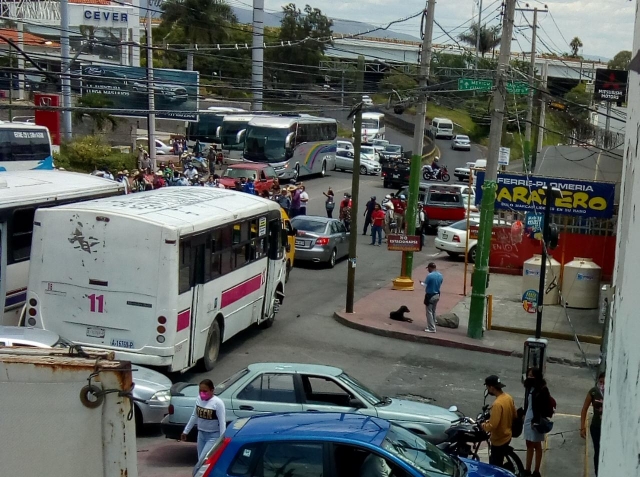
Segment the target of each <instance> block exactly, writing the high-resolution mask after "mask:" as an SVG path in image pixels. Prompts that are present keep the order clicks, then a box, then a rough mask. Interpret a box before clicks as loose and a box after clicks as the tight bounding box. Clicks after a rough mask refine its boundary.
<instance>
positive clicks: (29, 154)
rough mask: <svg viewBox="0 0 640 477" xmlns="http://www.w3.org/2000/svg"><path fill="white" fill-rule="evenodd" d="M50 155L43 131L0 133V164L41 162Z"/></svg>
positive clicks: (45, 134)
mask: <svg viewBox="0 0 640 477" xmlns="http://www.w3.org/2000/svg"><path fill="white" fill-rule="evenodd" d="M50 155H51V145H50V144H49V136H48V134H47V133H46V132H45V131H38V130H33V131H31V130H26V129H25V130H4V131H0V162H7V161H9V162H11V161H42V160H44V159H46V158H47V157H49V156H50Z"/></svg>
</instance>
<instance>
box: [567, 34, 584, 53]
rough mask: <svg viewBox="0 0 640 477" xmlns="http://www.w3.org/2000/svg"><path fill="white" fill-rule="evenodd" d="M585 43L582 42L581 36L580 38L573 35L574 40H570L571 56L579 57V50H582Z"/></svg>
mask: <svg viewBox="0 0 640 477" xmlns="http://www.w3.org/2000/svg"><path fill="white" fill-rule="evenodd" d="M583 46H584V45H583V44H582V40H580V38H578V37H577V36H575V37H573V40H571V41H570V42H569V48H571V56H572V57H574V58H578V51H580V48H582V47H583Z"/></svg>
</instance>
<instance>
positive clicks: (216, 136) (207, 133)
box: [186, 106, 246, 147]
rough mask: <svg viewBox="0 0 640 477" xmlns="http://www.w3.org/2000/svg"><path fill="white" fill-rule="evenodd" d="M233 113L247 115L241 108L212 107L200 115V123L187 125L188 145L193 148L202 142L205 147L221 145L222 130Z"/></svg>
mask: <svg viewBox="0 0 640 477" xmlns="http://www.w3.org/2000/svg"><path fill="white" fill-rule="evenodd" d="M232 113H246V111H245V110H243V109H240V108H231V107H222V106H211V107H210V108H208V109H205V110H202V111H200V112H199V113H198V121H197V122H190V123H188V125H187V137H186V139H187V145H188V146H189V147H193V145H194V144H195V142H196V141H200V144H202V146H203V147H207V146H209V145H210V144H220V129H221V126H222V120H223V119H224V117H225V115H227V114H232Z"/></svg>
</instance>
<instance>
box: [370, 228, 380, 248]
mask: <svg viewBox="0 0 640 477" xmlns="http://www.w3.org/2000/svg"><path fill="white" fill-rule="evenodd" d="M376 235H377V236H378V245H380V244H381V243H382V226H381V225H372V226H371V245H373V244H375V243H376Z"/></svg>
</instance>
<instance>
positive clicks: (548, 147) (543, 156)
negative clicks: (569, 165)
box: [531, 146, 558, 174]
mask: <svg viewBox="0 0 640 477" xmlns="http://www.w3.org/2000/svg"><path fill="white" fill-rule="evenodd" d="M551 147H552V146H547V148H546V149H545V150H544V154H543V155H542V160H541V161H540V165H539V166H538V170H541V169H542V164H543V163H544V160H545V158H546V157H547V152H549V149H551ZM556 147H558V146H556ZM533 172H534V171H531V173H532V174H533Z"/></svg>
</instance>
